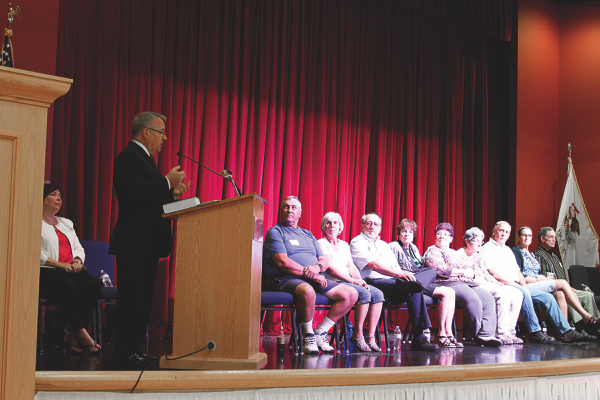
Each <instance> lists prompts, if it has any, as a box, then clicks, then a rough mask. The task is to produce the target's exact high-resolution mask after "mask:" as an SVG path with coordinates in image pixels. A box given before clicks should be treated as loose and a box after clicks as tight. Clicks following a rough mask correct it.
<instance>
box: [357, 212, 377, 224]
mask: <svg viewBox="0 0 600 400" xmlns="http://www.w3.org/2000/svg"><path fill="white" fill-rule="evenodd" d="M369 215H374V216H376V217H377V218H378V219H379V223H380V224H381V217H380V216H379V214H377V213H376V212H368V213H366V214H365V215H363V216H362V218H361V221H362V223H363V224H364V223H365V222H367V217H368V216H369Z"/></svg>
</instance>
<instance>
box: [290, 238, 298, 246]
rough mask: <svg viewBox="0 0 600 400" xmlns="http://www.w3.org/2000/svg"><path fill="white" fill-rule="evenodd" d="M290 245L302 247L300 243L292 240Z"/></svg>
mask: <svg viewBox="0 0 600 400" xmlns="http://www.w3.org/2000/svg"><path fill="white" fill-rule="evenodd" d="M290 243H291V244H293V245H294V246H300V242H298V241H297V240H296V239H290Z"/></svg>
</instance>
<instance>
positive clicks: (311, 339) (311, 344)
mask: <svg viewBox="0 0 600 400" xmlns="http://www.w3.org/2000/svg"><path fill="white" fill-rule="evenodd" d="M304 354H319V348H318V347H317V342H316V340H315V334H314V333H305V334H304Z"/></svg>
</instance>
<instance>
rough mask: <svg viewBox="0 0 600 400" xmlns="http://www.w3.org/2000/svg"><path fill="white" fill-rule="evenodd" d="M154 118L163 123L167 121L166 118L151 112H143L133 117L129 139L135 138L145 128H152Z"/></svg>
mask: <svg viewBox="0 0 600 400" xmlns="http://www.w3.org/2000/svg"><path fill="white" fill-rule="evenodd" d="M154 117H157V118H160V119H162V120H163V121H165V122H166V121H167V117H165V116H164V115H162V114H159V113H155V112H152V111H144V112H142V113H139V114H138V115H136V116H135V117H133V121H132V122H131V137H133V138H135V137H137V136H138V135H139V134H140V133H142V131H143V130H144V129H145V128H152V127H153V126H154Z"/></svg>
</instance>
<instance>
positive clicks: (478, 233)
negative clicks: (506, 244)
mask: <svg viewBox="0 0 600 400" xmlns="http://www.w3.org/2000/svg"><path fill="white" fill-rule="evenodd" d="M477 237H481V241H483V239H485V233H483V231H482V230H481V229H479V228H478V227H476V226H474V227H472V228H471V229H468V230H467V231H466V232H465V235H464V236H463V239H464V240H465V242H467V243H471V242H472V241H473V240H475V238H477Z"/></svg>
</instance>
